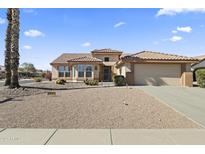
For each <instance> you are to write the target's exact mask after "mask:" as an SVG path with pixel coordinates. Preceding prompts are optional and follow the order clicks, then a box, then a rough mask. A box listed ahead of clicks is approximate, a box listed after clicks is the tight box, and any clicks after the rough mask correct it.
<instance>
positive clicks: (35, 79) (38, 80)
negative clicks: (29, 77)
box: [34, 77, 42, 82]
mask: <svg viewBox="0 0 205 154" xmlns="http://www.w3.org/2000/svg"><path fill="white" fill-rule="evenodd" d="M34 81H35V82H41V81H42V78H40V77H36V78H34Z"/></svg>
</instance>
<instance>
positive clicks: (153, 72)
mask: <svg viewBox="0 0 205 154" xmlns="http://www.w3.org/2000/svg"><path fill="white" fill-rule="evenodd" d="M181 74H182V73H181V64H134V83H135V85H153V86H161V85H172V86H180V85H181Z"/></svg>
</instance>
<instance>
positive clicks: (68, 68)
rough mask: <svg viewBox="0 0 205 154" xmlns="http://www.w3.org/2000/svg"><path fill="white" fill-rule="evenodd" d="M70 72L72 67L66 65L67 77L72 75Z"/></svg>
mask: <svg viewBox="0 0 205 154" xmlns="http://www.w3.org/2000/svg"><path fill="white" fill-rule="evenodd" d="M70 72H71V70H70V67H69V66H66V67H65V77H70Z"/></svg>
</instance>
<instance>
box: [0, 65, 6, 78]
mask: <svg viewBox="0 0 205 154" xmlns="http://www.w3.org/2000/svg"><path fill="white" fill-rule="evenodd" d="M4 76H5V67H4V66H2V65H0V79H1V78H4Z"/></svg>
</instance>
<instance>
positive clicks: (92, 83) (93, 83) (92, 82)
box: [84, 79, 99, 86]
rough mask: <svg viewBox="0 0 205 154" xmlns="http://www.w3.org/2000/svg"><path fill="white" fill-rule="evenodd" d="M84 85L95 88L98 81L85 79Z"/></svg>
mask: <svg viewBox="0 0 205 154" xmlns="http://www.w3.org/2000/svg"><path fill="white" fill-rule="evenodd" d="M84 83H85V84H86V85H90V86H96V85H98V83H99V82H98V80H88V79H86V80H84Z"/></svg>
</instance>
